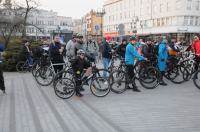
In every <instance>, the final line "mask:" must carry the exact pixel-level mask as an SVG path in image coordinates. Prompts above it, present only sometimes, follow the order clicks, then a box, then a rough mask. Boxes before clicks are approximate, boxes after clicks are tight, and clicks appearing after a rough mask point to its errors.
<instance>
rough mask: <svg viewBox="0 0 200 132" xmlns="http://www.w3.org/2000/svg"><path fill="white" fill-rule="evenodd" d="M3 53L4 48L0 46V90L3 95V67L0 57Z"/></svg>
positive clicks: (4, 90)
mask: <svg viewBox="0 0 200 132" xmlns="http://www.w3.org/2000/svg"><path fill="white" fill-rule="evenodd" d="M3 51H4V46H3V45H0V90H2V92H3V93H4V94H5V93H6V89H5V84H4V77H3V67H2V55H1V53H2V52H3Z"/></svg>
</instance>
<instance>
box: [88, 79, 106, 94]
mask: <svg viewBox="0 0 200 132" xmlns="http://www.w3.org/2000/svg"><path fill="white" fill-rule="evenodd" d="M90 90H91V92H92V94H93V95H95V96H96V97H105V96H106V95H108V93H109V92H110V87H109V82H108V80H107V79H105V78H103V77H96V78H94V79H93V80H92V82H91V84H90Z"/></svg>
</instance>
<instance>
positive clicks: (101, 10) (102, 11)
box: [96, 8, 106, 38]
mask: <svg viewBox="0 0 200 132" xmlns="http://www.w3.org/2000/svg"><path fill="white" fill-rule="evenodd" d="M96 14H97V16H98V17H101V24H100V25H101V30H100V31H101V38H103V16H104V15H105V14H106V12H105V9H104V8H99V9H97V13H96Z"/></svg>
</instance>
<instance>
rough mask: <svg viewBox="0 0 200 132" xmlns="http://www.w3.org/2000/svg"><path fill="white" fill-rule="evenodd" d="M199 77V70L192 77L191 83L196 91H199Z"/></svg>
mask: <svg viewBox="0 0 200 132" xmlns="http://www.w3.org/2000/svg"><path fill="white" fill-rule="evenodd" d="M199 75H200V70H198V71H197V72H196V73H195V74H194V77H193V83H194V85H195V86H196V87H197V88H198V89H200V83H199V82H200V81H199V80H198V79H199V78H200V77H199Z"/></svg>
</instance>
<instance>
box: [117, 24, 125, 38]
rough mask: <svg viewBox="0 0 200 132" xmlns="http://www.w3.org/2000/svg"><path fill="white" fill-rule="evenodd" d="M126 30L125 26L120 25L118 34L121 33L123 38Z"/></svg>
mask: <svg viewBox="0 0 200 132" xmlns="http://www.w3.org/2000/svg"><path fill="white" fill-rule="evenodd" d="M124 28H125V26H124V24H119V25H118V29H119V31H118V33H119V35H121V36H123V35H124V34H125V31H124Z"/></svg>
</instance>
